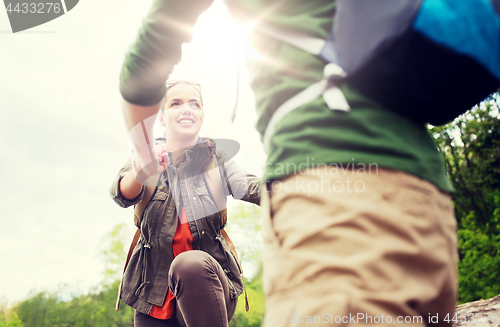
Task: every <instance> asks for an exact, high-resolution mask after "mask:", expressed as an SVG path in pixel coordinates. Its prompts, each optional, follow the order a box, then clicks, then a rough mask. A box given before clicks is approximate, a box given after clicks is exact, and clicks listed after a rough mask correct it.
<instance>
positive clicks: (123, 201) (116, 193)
mask: <svg viewBox="0 0 500 327" xmlns="http://www.w3.org/2000/svg"><path fill="white" fill-rule="evenodd" d="M124 179H125V182H123V183H122V181H123V180H124ZM130 179H132V180H133V181H130ZM132 182H134V183H135V185H134V184H132ZM131 185H132V187H130V186H131ZM144 190H145V188H144V187H143V186H142V185H140V184H139V183H137V182H136V181H135V178H134V172H133V171H132V164H131V160H130V159H129V160H128V161H127V162H126V163H125V165H123V167H122V168H121V169H120V171H119V172H118V174H117V175H116V177H115V179H114V181H113V183H112V184H111V187H110V188H109V193H110V195H111V198H112V199H113V200H114V201H115V202H116V203H117V204H118V205H119V206H120V207H123V208H127V207H130V206H132V205H135V204H137V203H139V202H140V201H141V200H142V197H143V194H144ZM122 191H123V192H125V194H123V193H122ZM134 195H135V196H134Z"/></svg>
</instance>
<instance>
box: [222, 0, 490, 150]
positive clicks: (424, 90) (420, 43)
mask: <svg viewBox="0 0 500 327" xmlns="http://www.w3.org/2000/svg"><path fill="white" fill-rule="evenodd" d="M226 1H227V2H228V3H229V5H231V0H226ZM235 6H236V5H234V6H233V7H235ZM234 13H235V14H236V15H237V16H240V18H241V19H242V20H251V21H252V20H254V23H255V24H252V26H253V28H254V29H256V30H258V31H259V32H261V33H264V34H266V35H268V36H270V37H272V38H275V39H278V40H280V41H283V42H285V43H288V44H291V45H293V46H295V47H297V48H299V49H302V50H304V51H307V52H309V53H312V54H314V55H317V56H319V57H321V58H322V59H324V60H325V61H326V62H327V63H329V64H327V66H326V67H325V72H324V79H323V80H322V81H320V82H318V83H315V84H313V85H311V86H310V87H308V88H307V89H304V90H303V91H302V92H299V93H298V94H296V95H295V96H293V97H292V98H290V99H288V100H287V101H285V102H284V103H283V104H282V105H281V106H280V107H279V108H277V109H276V111H275V113H274V115H273V117H272V118H271V120H270V122H269V124H268V126H267V129H266V131H265V134H264V140H263V141H264V147H265V149H266V151H267V149H268V148H269V140H270V138H271V136H272V135H273V133H274V128H275V125H276V124H277V123H278V122H279V121H281V120H282V119H283V117H284V116H286V115H287V114H288V113H290V112H291V111H293V110H295V109H296V108H298V107H300V106H301V105H304V104H306V103H308V102H311V101H313V100H315V99H316V98H318V97H320V96H323V98H324V99H325V102H326V103H327V105H328V106H329V107H330V109H332V110H344V111H348V110H350V107H349V104H348V103H347V102H346V100H345V98H344V97H343V94H342V93H341V92H340V90H339V89H338V88H337V86H338V85H339V82H343V81H346V82H347V83H348V85H349V86H350V87H352V88H354V89H355V90H357V91H359V92H360V93H361V94H363V95H365V96H367V97H369V98H371V99H372V100H375V101H376V102H378V103H380V104H381V105H383V106H384V107H386V108H388V109H390V110H391V111H395V112H397V113H399V114H401V115H403V116H406V117H408V118H409V119H411V120H412V121H414V122H416V123H431V124H434V125H441V124H444V123H446V122H448V121H451V120H453V119H454V118H456V117H457V116H458V115H460V114H462V113H464V112H465V111H466V110H467V109H469V108H471V107H472V106H474V105H475V104H477V103H478V102H480V101H482V100H483V99H485V98H486V97H487V96H488V95H490V94H491V93H493V92H494V91H495V90H497V89H498V88H499V87H500V0H376V1H375V0H337V5H336V10H335V14H334V17H333V21H334V23H333V26H332V31H331V33H330V35H329V37H328V39H319V38H316V37H312V36H311V35H308V34H305V33H303V32H300V29H299V28H298V29H296V30H288V29H284V28H282V27H279V26H276V25H274V24H270V23H268V22H266V21H265V20H262V19H256V17H253V16H252V15H248V14H246V13H244V12H241V11H238V10H235V11H234Z"/></svg>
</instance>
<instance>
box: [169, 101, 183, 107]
mask: <svg viewBox="0 0 500 327" xmlns="http://www.w3.org/2000/svg"><path fill="white" fill-rule="evenodd" d="M180 105H181V104H180V103H179V102H172V103H171V104H170V108H176V107H178V106H180Z"/></svg>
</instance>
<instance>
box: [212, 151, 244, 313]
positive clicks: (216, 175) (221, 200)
mask: <svg viewBox="0 0 500 327" xmlns="http://www.w3.org/2000/svg"><path fill="white" fill-rule="evenodd" d="M215 158H216V157H215ZM215 158H212V161H211V162H210V163H209V164H208V167H207V169H206V171H205V180H206V181H207V187H208V189H209V190H210V193H211V194H212V197H213V198H214V202H215V205H216V206H217V209H219V214H220V218H221V223H220V227H221V229H220V233H221V235H222V237H223V238H224V240H225V241H226V243H227V245H229V248H230V249H231V252H232V253H233V255H234V257H235V258H236V264H237V265H238V268H239V269H240V271H241V279H242V280H243V290H244V292H245V309H246V311H248V310H250V305H249V304H248V296H247V289H246V286H245V277H244V276H243V268H242V267H241V264H240V259H239V258H238V253H237V252H236V247H235V246H234V243H233V241H231V238H230V237H229V235H227V232H226V231H225V229H224V227H225V226H226V223H227V208H226V193H225V192H224V184H227V183H225V181H226V180H227V173H226V169H225V168H224V164H222V165H220V166H219V165H217V167H215V164H216V163H215ZM221 168H222V169H221ZM221 170H222V171H221ZM223 177H224V178H223ZM220 208H223V209H222V210H220Z"/></svg>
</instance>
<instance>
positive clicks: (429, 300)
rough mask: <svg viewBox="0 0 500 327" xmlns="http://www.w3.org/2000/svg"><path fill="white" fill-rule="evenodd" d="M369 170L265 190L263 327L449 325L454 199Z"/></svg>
mask: <svg viewBox="0 0 500 327" xmlns="http://www.w3.org/2000/svg"><path fill="white" fill-rule="evenodd" d="M372 168H373V169H372V171H371V172H368V171H365V174H361V173H360V171H358V170H349V171H347V172H346V171H340V172H339V171H337V173H335V170H332V169H330V167H321V168H315V169H309V170H307V171H305V172H302V173H298V174H296V175H293V176H289V177H287V178H285V179H283V180H281V181H276V182H274V183H273V184H268V189H269V191H267V190H266V188H265V187H264V188H263V194H262V199H261V206H262V209H263V212H264V223H263V237H264V291H265V294H266V316H265V318H264V325H263V326H265V327H281V326H296V325H300V324H302V323H304V324H306V325H307V326H316V325H318V326H322V325H338V326H364V325H371V326H375V325H378V326H385V325H405V326H406V325H408V326H426V325H433V323H438V324H437V325H443V326H444V325H451V324H449V323H446V322H445V321H444V320H443V319H445V318H446V315H447V314H449V316H448V317H447V318H448V319H449V320H450V321H451V319H452V318H453V312H454V308H455V305H456V288H457V267H456V264H457V237H456V221H455V217H454V213H453V206H452V202H451V198H450V196H449V195H448V194H446V193H443V192H441V191H439V190H438V189H437V188H436V187H435V186H433V185H432V184H430V183H429V182H426V181H424V180H421V179H419V178H417V177H414V176H412V175H409V174H406V173H403V172H399V171H394V170H389V169H380V168H378V169H377V170H375V167H372Z"/></svg>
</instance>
